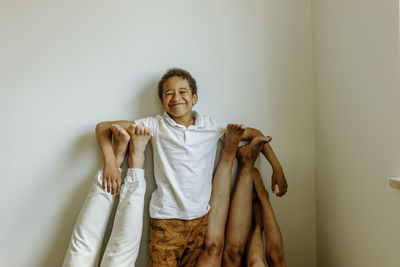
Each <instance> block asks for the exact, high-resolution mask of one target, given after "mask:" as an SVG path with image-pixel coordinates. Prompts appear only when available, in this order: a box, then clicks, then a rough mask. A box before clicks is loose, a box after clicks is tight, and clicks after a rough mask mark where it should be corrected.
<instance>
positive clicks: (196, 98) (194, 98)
mask: <svg viewBox="0 0 400 267" xmlns="http://www.w3.org/2000/svg"><path fill="white" fill-rule="evenodd" d="M192 99H193V106H194V105H195V104H196V103H197V100H199V97H198V96H197V94H194V95H192Z"/></svg>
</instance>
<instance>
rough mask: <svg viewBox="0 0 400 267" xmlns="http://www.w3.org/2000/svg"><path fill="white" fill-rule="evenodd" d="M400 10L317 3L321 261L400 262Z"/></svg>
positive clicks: (359, 2) (363, 1)
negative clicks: (393, 181)
mask: <svg viewBox="0 0 400 267" xmlns="http://www.w3.org/2000/svg"><path fill="white" fill-rule="evenodd" d="M398 12H399V7H398V0H385V1H375V0H335V1H319V0H318V1H313V26H314V27H313V29H314V31H313V38H314V42H313V44H314V50H313V51H314V63H315V65H314V70H315V92H316V95H315V106H316V108H315V115H316V116H315V117H316V156H315V157H316V180H317V225H318V228H317V229H318V230H317V237H318V241H317V246H318V253H317V258H318V266H323V267H330V266H332V267H337V266H341V267H347V266H348V267H358V266H360V267H361V266H362V267H376V266H385V267H396V266H399V257H398V251H399V247H400V228H399V225H400V209H399V203H400V194H399V191H397V190H395V189H393V188H390V187H389V185H388V184H389V182H388V181H389V177H390V176H400V149H399V148H400V139H399V133H400V116H399V99H400V87H399V85H400V84H399V68H398V67H399V66H398V64H399V43H398V41H399V18H398Z"/></svg>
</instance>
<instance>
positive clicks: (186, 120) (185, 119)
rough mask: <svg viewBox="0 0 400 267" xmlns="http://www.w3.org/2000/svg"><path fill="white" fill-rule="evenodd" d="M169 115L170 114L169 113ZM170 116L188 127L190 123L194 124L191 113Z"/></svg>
mask: <svg viewBox="0 0 400 267" xmlns="http://www.w3.org/2000/svg"><path fill="white" fill-rule="evenodd" d="M170 116H171V115H170ZM171 118H172V119H173V120H174V121H175V122H176V123H178V124H180V125H183V126H185V127H188V126H190V125H194V122H195V119H194V117H193V116H192V115H190V116H184V117H180V118H177V117H172V116H171Z"/></svg>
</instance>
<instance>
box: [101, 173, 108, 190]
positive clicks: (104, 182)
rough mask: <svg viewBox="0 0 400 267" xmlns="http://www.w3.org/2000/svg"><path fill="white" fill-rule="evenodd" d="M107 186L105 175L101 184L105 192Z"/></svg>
mask: <svg viewBox="0 0 400 267" xmlns="http://www.w3.org/2000/svg"><path fill="white" fill-rule="evenodd" d="M106 184H107V181H106V177H105V176H104V175H103V181H102V183H101V188H103V190H106Z"/></svg>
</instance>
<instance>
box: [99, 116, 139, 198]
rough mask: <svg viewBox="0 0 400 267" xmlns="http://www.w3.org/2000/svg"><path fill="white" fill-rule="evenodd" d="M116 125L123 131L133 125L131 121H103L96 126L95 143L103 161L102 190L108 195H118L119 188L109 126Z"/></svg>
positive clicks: (118, 177)
mask: <svg viewBox="0 0 400 267" xmlns="http://www.w3.org/2000/svg"><path fill="white" fill-rule="evenodd" d="M112 124H118V125H119V126H121V127H122V128H124V129H125V130H127V129H128V127H129V126H130V125H132V124H133V122H132V121H104V122H100V123H98V124H97V125H96V136H97V142H98V144H99V147H100V151H101V154H102V156H103V160H104V168H103V182H102V188H103V189H104V190H105V188H106V185H107V191H108V192H109V193H112V192H116V193H117V194H118V193H119V190H120V188H121V173H120V171H119V166H118V165H117V160H116V158H115V155H114V151H113V147H112V132H111V125H112Z"/></svg>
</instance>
